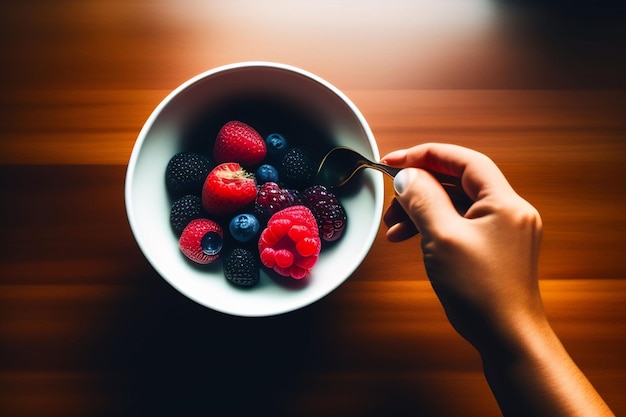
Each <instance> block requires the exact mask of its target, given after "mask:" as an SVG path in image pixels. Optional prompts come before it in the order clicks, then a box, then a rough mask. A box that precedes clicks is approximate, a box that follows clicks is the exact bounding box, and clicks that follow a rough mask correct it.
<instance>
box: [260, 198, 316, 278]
mask: <svg viewBox="0 0 626 417" xmlns="http://www.w3.org/2000/svg"><path fill="white" fill-rule="evenodd" d="M321 248H322V241H321V240H320V237H319V231H318V227H317V223H316V221H315V217H313V213H312V212H311V210H309V209H308V208H306V207H305V206H302V205H296V206H291V207H288V208H286V209H283V210H280V211H279V212H277V213H275V214H274V215H273V216H272V217H271V218H270V220H269V221H268V223H267V227H266V228H265V229H264V230H263V232H261V236H260V238H259V254H260V257H261V263H262V264H263V265H265V266H266V267H268V268H271V269H273V270H274V271H276V272H277V273H278V274H280V275H283V276H286V277H289V276H290V277H292V278H294V279H302V278H304V277H305V276H307V275H308V273H309V271H310V270H311V268H313V266H314V265H315V264H316V263H317V259H318V257H319V254H320V250H321Z"/></svg>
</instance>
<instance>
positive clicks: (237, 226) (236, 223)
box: [228, 214, 261, 242]
mask: <svg viewBox="0 0 626 417" xmlns="http://www.w3.org/2000/svg"><path fill="white" fill-rule="evenodd" d="M228 230H230V234H231V235H232V236H233V238H235V240H238V241H239V242H248V241H249V240H251V239H253V238H254V237H255V236H256V235H257V234H258V233H259V231H260V230H261V225H260V224H259V221H258V220H257V218H256V217H254V215H253V214H238V215H237V216H235V217H233V219H232V220H231V221H230V224H229V225H228Z"/></svg>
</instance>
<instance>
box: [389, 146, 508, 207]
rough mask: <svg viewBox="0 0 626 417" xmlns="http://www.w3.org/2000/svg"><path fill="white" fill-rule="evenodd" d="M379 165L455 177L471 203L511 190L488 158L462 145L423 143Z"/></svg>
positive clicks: (397, 153)
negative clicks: (410, 168) (413, 168)
mask: <svg viewBox="0 0 626 417" xmlns="http://www.w3.org/2000/svg"><path fill="white" fill-rule="evenodd" d="M381 161H382V162H384V163H386V164H389V165H392V166H396V167H417V168H422V169H425V170H427V171H430V172H435V173H441V174H445V175H450V176H453V177H458V178H460V179H461V184H462V187H463V190H464V191H465V193H466V194H467V195H468V196H469V198H470V199H472V200H473V201H477V200H479V199H481V198H483V197H484V196H486V195H490V194H493V193H502V192H503V191H507V192H508V191H511V187H510V185H509V183H508V182H507V180H506V178H505V177H504V175H503V174H502V172H501V171H500V169H499V168H498V167H497V166H496V164H495V163H494V162H493V161H492V160H491V159H489V158H488V157H487V156H485V155H483V154H481V153H479V152H476V151H474V150H471V149H468V148H464V147H462V146H457V145H451V144H444V143H425V144H421V145H417V146H414V147H412V148H409V149H404V150H398V151H394V152H391V153H389V154H388V155H385V156H384V157H383V158H382V159H381Z"/></svg>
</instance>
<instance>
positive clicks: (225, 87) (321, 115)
mask: <svg viewBox="0 0 626 417" xmlns="http://www.w3.org/2000/svg"><path fill="white" fill-rule="evenodd" d="M233 119H238V120H241V121H243V122H246V123H248V124H250V125H251V126H252V127H254V128H255V129H256V130H258V131H259V132H260V133H261V135H262V136H263V137H265V136H266V135H267V134H269V133H272V132H280V133H283V134H284V135H285V136H286V137H287V139H288V141H289V142H290V144H293V143H297V142H299V141H300V142H305V141H306V142H309V144H310V143H315V146H316V149H317V150H319V152H325V151H326V150H328V149H330V148H331V147H332V146H336V145H343V146H348V147H351V148H354V149H355V150H357V151H359V152H360V153H362V154H363V155H365V156H369V157H370V158H372V159H374V160H378V158H379V153H378V148H377V146H376V141H375V139H374V136H373V134H372V132H371V130H370V128H369V126H368V124H367V122H366V121H365V119H364V118H363V115H362V114H361V113H360V111H359V110H358V109H357V108H356V106H355V105H354V104H353V103H352V102H351V101H350V100H349V99H348V98H347V97H346V96H345V95H344V94H343V93H342V92H341V91H339V90H338V89H337V88H336V87H334V86H332V85H331V84H330V83H328V82H327V81H325V80H323V79H321V78H320V77H318V76H315V75H313V74H311V73H309V72H307V71H304V70H302V69H299V68H295V67H292V66H288V65H283V64H276V63H269V62H244V63H237V64H232V65H226V66H223V67H219V68H215V69H212V70H209V71H207V72H204V73H202V74H199V75H197V76H196V77H193V78H191V79H190V80H188V81H186V82H185V83H183V84H182V85H181V86H179V87H178V88H176V89H175V90H174V91H173V92H172V93H170V94H169V95H168V96H167V97H166V98H165V99H164V100H163V101H162V102H161V103H160V104H159V105H158V106H157V107H156V109H155V110H154V111H153V112H152V114H151V115H150V117H149V118H148V120H147V121H146V123H145V125H144V126H143V128H142V129H141V131H140V133H139V136H138V138H137V141H136V143H135V146H134V148H133V151H132V154H131V156H130V161H129V163H128V170H127V173H126V184H125V198H126V211H127V215H128V220H129V223H130V226H131V229H132V231H133V234H134V236H135V239H136V240H137V244H138V245H139V247H140V249H141V251H142V252H143V254H144V255H145V256H146V258H147V259H148V261H149V262H150V263H151V264H152V266H153V267H154V268H155V270H156V271H157V272H158V273H159V274H160V275H161V276H162V277H163V278H164V279H166V280H167V281H168V282H169V283H170V284H171V285H172V286H173V287H174V288H176V289H177V290H178V291H180V292H181V293H182V294H184V295H185V296H187V297H188V298H190V299H191V300H194V301H196V302H197V303H199V304H202V305H204V306H206V307H209V308H211V309H214V310H217V311H220V312H222V313H227V314H232V315H237V316H250V317H253V316H271V315H276V314H282V313H287V312H290V311H293V310H296V309H299V308H302V307H304V306H307V305H309V304H311V303H313V302H315V301H317V300H319V299H320V298H322V297H324V296H326V295H327V294H329V293H330V292H331V291H333V290H334V289H335V288H337V287H338V286H339V285H340V284H341V283H343V282H344V281H345V280H346V279H347V278H348V277H350V275H351V274H352V273H353V272H354V271H355V269H356V268H357V267H358V266H359V265H360V263H361V262H362V261H363V259H364V258H365V256H366V255H367V253H368V251H369V249H370V247H371V246H372V244H373V242H374V239H375V237H376V234H377V231H378V228H379V225H380V219H381V216H382V206H383V199H384V190H383V188H384V185H383V178H382V175H381V174H380V173H379V172H376V171H373V170H364V171H363V173H362V174H361V175H359V177H358V178H357V179H355V181H358V182H359V184H356V186H353V187H351V189H352V192H346V193H345V195H344V194H342V192H337V194H338V197H339V198H340V200H341V202H342V204H343V205H344V207H345V210H346V213H347V216H348V224H347V227H346V229H345V231H344V235H343V236H342V238H341V240H340V241H339V242H337V243H336V244H335V245H332V246H331V247H329V248H324V249H323V250H322V253H321V255H320V258H319V260H318V262H317V264H316V265H315V266H314V268H313V270H312V271H311V273H310V274H309V276H308V277H307V278H305V279H304V280H302V282H298V281H295V280H291V281H292V282H291V285H283V284H284V283H283V282H281V281H280V280H277V279H275V278H274V277H271V276H270V275H268V274H266V273H264V272H262V274H261V279H260V282H259V284H258V285H256V286H254V287H252V288H247V289H241V288H237V287H235V286H233V285H231V284H230V283H229V282H228V281H227V280H226V279H225V278H224V276H223V273H222V270H221V268H220V267H214V268H208V269H203V268H196V267H194V265H192V264H191V263H190V262H189V261H188V260H187V259H185V258H184V256H183V255H182V254H181V252H180V250H179V249H178V237H177V236H176V234H175V233H174V232H173V231H172V228H171V226H170V223H169V210H170V205H171V200H170V197H169V196H168V193H167V190H166V187H165V180H164V178H165V168H166V166H167V163H168V161H169V160H170V158H171V157H172V156H173V155H174V154H176V153H177V152H180V151H182V150H186V149H196V150H203V151H204V152H205V153H207V154H210V150H211V149H212V143H213V141H214V139H215V135H216V134H217V131H218V130H219V127H220V126H221V125H223V124H224V123H225V122H226V121H228V120H233ZM285 280H286V281H288V279H285ZM286 281H285V282H286Z"/></svg>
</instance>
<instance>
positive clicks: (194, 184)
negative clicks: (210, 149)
mask: <svg viewBox="0 0 626 417" xmlns="http://www.w3.org/2000/svg"><path fill="white" fill-rule="evenodd" d="M210 171H211V163H210V162H209V159H208V158H207V157H206V156H204V155H200V154H197V153H194V152H180V153H177V154H176V155H174V156H173V157H172V158H171V159H170V161H169V162H168V164H167V168H166V169H165V185H166V186H167V189H168V191H169V192H170V194H171V195H172V196H173V197H181V196H183V195H185V194H198V195H199V194H200V192H201V191H202V185H203V184H204V180H205V179H206V177H207V175H209V172H210Z"/></svg>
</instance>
